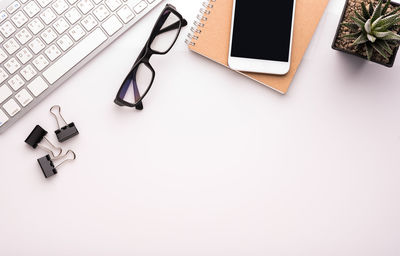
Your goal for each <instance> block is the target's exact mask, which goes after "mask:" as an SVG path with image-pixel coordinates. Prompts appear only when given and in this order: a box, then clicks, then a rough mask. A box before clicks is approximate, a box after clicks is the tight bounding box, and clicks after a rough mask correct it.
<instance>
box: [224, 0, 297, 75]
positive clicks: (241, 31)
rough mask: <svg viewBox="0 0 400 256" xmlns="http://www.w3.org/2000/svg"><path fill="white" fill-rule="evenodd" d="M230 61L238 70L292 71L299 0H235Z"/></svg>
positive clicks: (282, 73) (272, 72) (271, 72)
mask: <svg viewBox="0 0 400 256" xmlns="http://www.w3.org/2000/svg"><path fill="white" fill-rule="evenodd" d="M233 2H234V3H233V13H232V27H231V41H230V46H229V59H228V64H229V67H231V68H232V69H234V70H239V71H248V72H256V73H268V74H275V75H284V74H286V73H288V72H289V69H290V61H291V52H292V39H293V25H294V15H295V9H296V8H295V7H296V0H272V1H265V0H264V1H251V0H234V1H233Z"/></svg>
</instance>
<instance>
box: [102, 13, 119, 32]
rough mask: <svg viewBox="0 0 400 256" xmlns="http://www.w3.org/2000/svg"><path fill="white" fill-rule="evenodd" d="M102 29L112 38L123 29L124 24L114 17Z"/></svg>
mask: <svg viewBox="0 0 400 256" xmlns="http://www.w3.org/2000/svg"><path fill="white" fill-rule="evenodd" d="M102 27H103V28H104V30H105V31H106V32H107V34H108V35H110V36H112V35H114V34H115V32H117V31H118V30H120V29H121V28H122V23H121V22H120V21H119V20H118V18H117V17H116V16H115V15H113V16H111V17H110V18H109V19H108V20H106V21H105V22H104V23H103V24H102Z"/></svg>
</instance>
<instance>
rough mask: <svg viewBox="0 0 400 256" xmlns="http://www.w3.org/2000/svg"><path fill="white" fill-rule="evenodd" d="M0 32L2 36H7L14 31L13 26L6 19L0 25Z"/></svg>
mask: <svg viewBox="0 0 400 256" xmlns="http://www.w3.org/2000/svg"><path fill="white" fill-rule="evenodd" d="M0 32H1V33H2V34H3V36H4V37H6V38H7V37H9V36H11V35H12V34H13V33H14V32H15V27H14V25H13V24H11V22H9V21H8V20H7V21H6V22H4V24H3V25H1V26H0Z"/></svg>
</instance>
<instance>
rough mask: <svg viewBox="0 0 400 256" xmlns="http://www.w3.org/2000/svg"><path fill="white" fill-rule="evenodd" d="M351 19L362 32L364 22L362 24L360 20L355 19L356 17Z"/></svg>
mask: <svg viewBox="0 0 400 256" xmlns="http://www.w3.org/2000/svg"><path fill="white" fill-rule="evenodd" d="M351 19H352V20H353V21H354V23H356V24H357V26H358V27H359V28H361V29H362V30H364V22H363V21H362V20H360V19H359V18H357V17H351Z"/></svg>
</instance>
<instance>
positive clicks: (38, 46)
mask: <svg viewBox="0 0 400 256" xmlns="http://www.w3.org/2000/svg"><path fill="white" fill-rule="evenodd" d="M44 47H45V45H44V43H43V42H42V40H40V39H39V38H35V39H33V40H32V42H30V43H29V48H31V50H32V51H33V53H34V54H38V53H39V52H40V51H41V50H43V48H44Z"/></svg>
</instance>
